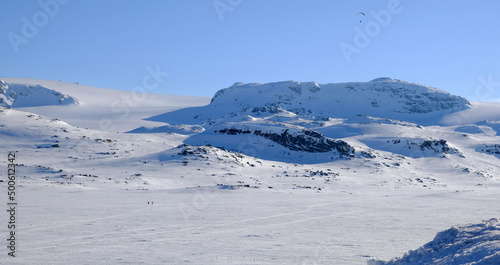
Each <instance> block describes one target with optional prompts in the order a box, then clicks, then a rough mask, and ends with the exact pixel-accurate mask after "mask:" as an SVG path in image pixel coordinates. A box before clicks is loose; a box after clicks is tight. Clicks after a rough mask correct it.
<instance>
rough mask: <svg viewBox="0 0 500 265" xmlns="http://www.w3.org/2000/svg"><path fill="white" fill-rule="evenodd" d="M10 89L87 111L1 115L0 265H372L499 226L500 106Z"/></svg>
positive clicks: (329, 96)
mask: <svg viewBox="0 0 500 265" xmlns="http://www.w3.org/2000/svg"><path fill="white" fill-rule="evenodd" d="M3 80H5V81H6V82H5V83H2V88H1V89H2V90H1V91H5V90H6V88H5V87H10V86H12V85H13V84H14V85H15V84H22V85H28V86H29V87H36V86H43V87H45V88H47V89H49V90H52V91H56V92H60V93H61V94H64V95H67V96H68V97H72V98H75V99H78V100H79V102H80V103H79V104H65V105H64V104H63V105H61V104H56V105H54V104H52V105H46V106H25V107H23V108H18V107H16V106H15V105H13V106H12V107H11V108H10V109H7V108H1V109H0V149H1V150H5V151H4V152H5V154H4V155H5V157H7V152H8V151H17V159H16V163H17V166H16V168H17V173H18V182H17V184H16V185H17V189H18V191H19V195H18V203H19V205H18V209H19V211H18V213H19V214H18V216H17V217H18V218H17V221H18V222H19V226H18V228H17V230H16V234H18V235H19V237H18V239H17V240H18V241H17V244H18V245H17V246H18V248H17V251H18V252H17V254H18V255H17V257H16V258H10V257H9V256H7V250H5V252H4V253H0V263H1V264H4V263H5V264H68V263H75V264H90V263H91V264H141V263H142V264H165V263H166V264H364V263H366V262H367V261H368V260H369V259H376V258H378V259H381V260H390V259H391V258H392V257H396V256H399V255H401V253H405V252H406V251H408V250H410V249H416V248H418V247H419V246H421V245H423V244H424V243H425V242H428V241H429V239H432V237H433V236H434V235H435V234H436V233H438V232H439V231H442V230H444V229H447V228H449V227H450V226H451V225H453V224H460V223H462V224H466V223H479V222H481V220H486V219H490V218H493V217H497V216H498V194H499V191H500V186H499V185H498V184H499V180H500V176H499V174H498V172H500V163H499V162H500V161H499V159H500V155H499V154H500V137H499V136H498V135H497V132H498V128H499V127H498V126H497V125H498V124H500V118H497V116H495V115H492V114H491V111H493V112H495V113H500V104H488V105H487V106H486V105H484V103H476V102H472V103H470V102H468V101H466V100H465V99H462V98H459V97H456V96H453V95H450V94H448V93H446V92H444V91H441V90H438V89H434V88H428V87H425V86H421V85H417V84H412V83H408V82H403V81H398V80H392V79H377V80H374V81H372V82H364V83H361V82H359V83H347V84H326V85H315V83H299V82H279V83H273V84H263V85H253V84H252V85H243V84H238V85H235V86H233V87H231V88H227V89H223V90H221V91H223V92H218V93H217V94H216V97H214V99H212V102H211V103H210V99H207V98H196V97H182V96H169V95H151V94H144V95H142V94H141V95H140V97H138V95H135V96H134V94H133V93H128V92H123V91H113V90H108V89H100V88H91V87H87V86H83V85H78V84H68V83H64V82H56V81H44V80H25V79H8V78H5V79H3ZM350 87H353V88H354V89H352V88H350ZM292 88H293V89H292ZM317 88H320V89H319V90H318V89H317ZM259 91H260V92H259ZM297 91H299V92H300V93H298V92H297ZM314 91H316V92H314ZM321 91H323V92H321ZM403 92H404V93H403ZM314 93H324V94H317V95H316V98H314V97H313V96H314ZM405 93H409V94H408V95H406V94H405ZM0 95H4V94H2V93H0ZM292 96H293V98H292ZM353 97H354V98H355V99H354V98H353ZM364 97H370V99H369V100H368V99H366V98H364ZM373 99H376V100H377V101H376V102H379V103H384V104H378V105H377V104H371V103H370V102H375V101H373ZM337 101H340V103H338V102H337ZM415 102H417V103H418V104H416V103H415ZM337 103H338V104H340V106H336V104H337ZM207 104H208V105H207ZM422 104H423V105H422ZM329 105H330V106H331V108H329ZM377 106H379V107H377ZM484 109H487V110H488V111H489V112H484V111H482V110H484ZM146 118H148V120H147V121H146V120H143V119H146ZM111 128H113V129H111ZM6 174H7V159H4V160H3V161H0V178H1V179H5V177H6ZM0 186H1V187H2V188H1V190H4V191H5V195H6V192H7V185H6V183H5V182H0ZM148 201H149V202H152V201H154V204H153V205H152V204H148ZM7 218H8V216H7V214H3V215H2V214H0V223H4V224H6V223H7ZM0 227H1V228H0V237H1V236H3V237H6V236H7V233H8V231H7V229H6V227H7V225H5V226H0Z"/></svg>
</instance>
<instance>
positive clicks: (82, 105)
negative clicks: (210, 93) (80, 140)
mask: <svg viewBox="0 0 500 265" xmlns="http://www.w3.org/2000/svg"><path fill="white" fill-rule="evenodd" d="M1 79H2V80H3V81H4V82H5V83H6V85H7V86H8V87H9V89H10V88H12V87H13V88H22V90H23V91H25V90H26V91H32V92H29V93H28V96H27V97H25V99H23V97H18V99H16V101H15V102H14V103H13V105H12V107H13V108H15V109H18V110H24V111H28V112H32V113H35V114H39V115H43V116H47V117H51V118H57V119H60V120H64V121H65V122H68V123H69V124H71V125H74V126H78V127H83V128H90V129H95V130H101V131H103V130H104V131H115V132H116V131H120V132H125V131H129V130H133V129H135V128H137V127H140V126H155V125H156V123H154V122H148V121H145V120H144V119H145V118H147V117H149V116H151V115H155V114H159V113H163V112H165V111H172V110H176V109H179V108H185V107H190V106H199V105H204V104H207V103H208V102H209V100H210V99H209V98H204V97H192V96H191V97H190V96H177V95H159V94H150V93H140V92H127V91H119V90H113V89H105V88H96V87H89V86H85V85H81V84H74V83H67V82H60V81H51V80H37V79H22V78H1ZM41 87H43V88H44V89H42V90H40V89H41ZM51 93H54V94H55V95H56V96H54V97H49V96H50V94H51ZM1 95H5V94H4V93H1V91H0V100H1V99H2V98H1ZM61 97H62V98H64V97H68V99H64V100H63V102H65V103H71V100H70V99H75V100H73V101H75V102H76V99H77V100H78V104H66V105H61V104H59V100H60V99H61ZM30 99H32V100H30ZM40 99H43V100H40ZM16 102H17V103H16ZM42 103H43V104H42Z"/></svg>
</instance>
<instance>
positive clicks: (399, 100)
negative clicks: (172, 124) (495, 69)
mask: <svg viewBox="0 0 500 265" xmlns="http://www.w3.org/2000/svg"><path fill="white" fill-rule="evenodd" d="M468 108H470V102H468V101H467V100H466V99H464V98H461V97H458V96H454V95H451V94H449V93H447V92H445V91H442V90H439V89H436V88H432V87H427V86H423V85H418V84H414V83H409V82H404V81H401V80H394V79H390V78H377V79H374V80H372V81H370V82H352V83H340V84H322V85H319V84H317V83H316V82H296V81H287V82H277V83H269V84H242V83H236V84H234V85H233V86H231V87H229V88H225V89H221V90H219V91H218V92H217V93H216V94H215V95H214V97H213V98H212V101H211V103H210V104H209V105H207V106H205V107H203V108H197V109H189V110H180V111H178V112H175V113H170V114H165V115H160V116H156V117H153V118H151V120H155V121H166V122H168V121H169V120H170V119H173V118H174V119H175V118H178V117H179V116H180V117H182V118H183V119H185V120H186V121H190V120H193V122H196V121H202V122H207V121H209V120H214V119H218V118H221V117H230V116H237V115H251V116H255V117H261V116H269V115H270V114H282V113H287V114H289V115H295V116H302V117H309V118H314V119H316V120H323V119H328V118H349V117H352V116H355V115H369V116H373V117H383V118H388V119H394V120H401V121H409V122H415V123H420V124H432V123H436V122H438V121H439V118H442V117H443V116H444V115H445V114H448V113H452V112H457V111H459V110H465V109H468ZM173 116H175V117H173Z"/></svg>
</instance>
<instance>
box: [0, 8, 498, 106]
mask: <svg viewBox="0 0 500 265" xmlns="http://www.w3.org/2000/svg"><path fill="white" fill-rule="evenodd" d="M0 9H1V10H2V16H0V25H1V27H0V51H1V53H0V76H2V77H26V78H39V79H52V80H62V81H67V82H78V83H81V84H85V85H90V86H96V87H105V88H113V89H122V90H131V89H132V88H134V87H137V86H138V85H141V83H142V82H143V81H142V80H143V78H144V76H146V75H148V71H147V70H146V69H147V68H148V67H149V68H150V69H159V71H161V73H168V76H166V77H165V78H162V82H161V83H160V84H159V86H158V87H157V88H156V89H154V90H153V91H151V92H154V93H162V94H179V95H200V96H212V95H213V94H214V93H215V92H216V91H217V90H219V89H221V88H225V87H228V86H231V85H232V84H233V83H235V82H244V83H251V82H258V83H264V82H275V81H284V80H296V81H316V82H318V83H336V82H349V81H369V80H371V79H374V78H377V77H382V76H387V77H392V78H396V79H402V80H405V81H410V82H416V83H420V84H424V85H429V86H433V87H437V88H441V89H443V90H446V91H448V92H450V93H453V94H456V95H460V96H464V97H467V98H468V99H471V100H475V101H478V100H480V101H492V100H495V99H499V98H500V67H499V66H500V49H499V47H500V16H498V10H500V1H493V0H490V1H457V0H455V1H450V0H444V1H430V0H428V1H425V0H399V1H397V0H381V1H374V0H366V1H354V0H353V1H333V0H315V1H306V0H191V1H187V0H176V1H174V0H162V1H160V0H148V1H127V0H121V1H120V0H106V1H97V0H85V1H83V0H39V1H29V0H23V1H2V2H1V4H0ZM357 12H364V13H365V14H366V16H363V15H360V14H358V15H356V13H357ZM360 21H361V22H360Z"/></svg>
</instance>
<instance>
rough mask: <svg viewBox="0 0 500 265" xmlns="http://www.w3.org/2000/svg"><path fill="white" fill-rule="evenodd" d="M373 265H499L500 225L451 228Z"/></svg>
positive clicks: (374, 262)
mask: <svg viewBox="0 0 500 265" xmlns="http://www.w3.org/2000/svg"><path fill="white" fill-rule="evenodd" d="M369 264H373V265H410V264H435V265H441V264H442V265H444V264H483V265H487V264H500V224H499V222H498V219H497V218H493V219H490V220H487V221H484V222H482V223H480V224H471V225H466V226H457V227H452V228H450V229H448V230H445V231H442V232H439V233H438V234H437V235H436V237H435V238H434V240H432V241H431V242H429V243H427V244H425V245H424V246H422V247H420V248H419V249H417V250H414V251H410V252H408V253H407V254H405V256H403V257H402V258H398V259H395V260H392V261H389V262H383V261H375V260H373V261H372V262H369Z"/></svg>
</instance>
